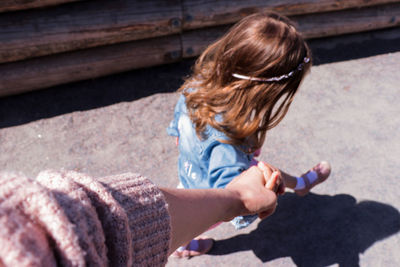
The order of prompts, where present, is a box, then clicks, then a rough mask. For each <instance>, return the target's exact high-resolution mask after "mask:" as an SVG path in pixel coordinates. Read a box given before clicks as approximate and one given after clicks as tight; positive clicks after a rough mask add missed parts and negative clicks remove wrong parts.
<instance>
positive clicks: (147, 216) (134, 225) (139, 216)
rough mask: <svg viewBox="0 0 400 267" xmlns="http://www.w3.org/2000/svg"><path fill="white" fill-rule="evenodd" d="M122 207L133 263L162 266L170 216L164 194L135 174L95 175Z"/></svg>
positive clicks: (166, 256)
mask: <svg viewBox="0 0 400 267" xmlns="http://www.w3.org/2000/svg"><path fill="white" fill-rule="evenodd" d="M98 181H100V182H101V183H102V184H103V185H104V186H105V187H106V188H107V189H108V190H109V191H110V192H111V194H112V195H113V197H114V198H115V199H116V200H117V201H118V203H119V204H120V205H121V206H122V207H123V209H124V210H125V212H126V214H127V216H128V222H129V228H130V232H131V237H132V249H133V254H132V257H133V264H134V266H164V265H165V264H166V263H167V259H168V249H169V243H170V238H171V237H170V234H171V226H170V217H169V213H168V209H167V204H166V201H165V199H164V195H163V194H162V193H161V191H160V190H159V189H158V188H157V187H156V186H155V185H154V184H153V183H151V182H150V181H149V180H148V179H146V178H144V177H143V176H140V175H138V174H132V173H125V174H121V175H116V176H111V177H104V178H101V179H98Z"/></svg>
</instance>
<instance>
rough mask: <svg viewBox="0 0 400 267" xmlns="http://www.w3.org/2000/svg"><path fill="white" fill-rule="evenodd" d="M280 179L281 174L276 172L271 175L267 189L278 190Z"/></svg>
mask: <svg viewBox="0 0 400 267" xmlns="http://www.w3.org/2000/svg"><path fill="white" fill-rule="evenodd" d="M264 176H265V172H264ZM278 178H279V173H278V172H276V171H275V172H273V173H272V174H271V177H270V178H269V180H268V181H267V184H266V185H265V187H266V188H268V189H269V190H272V191H274V190H275V189H276V183H277V181H278Z"/></svg>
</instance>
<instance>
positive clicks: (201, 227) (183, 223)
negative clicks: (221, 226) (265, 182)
mask: <svg viewBox="0 0 400 267" xmlns="http://www.w3.org/2000/svg"><path fill="white" fill-rule="evenodd" d="M161 191H162V192H163V193H164V196H165V199H166V201H167V203H168V211H169V213H170V217H171V231H172V233H171V245H170V249H169V253H170V254H171V253H172V252H173V251H175V249H177V248H178V247H179V246H180V245H182V244H184V243H186V242H189V241H190V240H191V239H193V238H194V237H196V236H197V235H199V234H201V233H203V232H204V231H206V230H207V229H208V228H209V227H211V226H212V225H214V224H216V223H218V222H220V221H229V220H230V219H232V218H233V217H235V216H236V215H237V214H239V213H240V210H241V209H242V207H241V206H242V202H241V200H240V197H239V195H238V194H236V193H234V192H233V191H230V190H226V189H170V188H161Z"/></svg>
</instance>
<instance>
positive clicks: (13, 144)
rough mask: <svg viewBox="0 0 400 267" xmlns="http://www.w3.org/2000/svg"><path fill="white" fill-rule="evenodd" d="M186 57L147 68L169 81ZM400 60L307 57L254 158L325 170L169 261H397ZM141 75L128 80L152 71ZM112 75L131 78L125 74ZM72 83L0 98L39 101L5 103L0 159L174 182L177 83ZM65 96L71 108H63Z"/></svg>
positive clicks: (34, 167)
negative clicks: (207, 246)
mask: <svg viewBox="0 0 400 267" xmlns="http://www.w3.org/2000/svg"><path fill="white" fill-rule="evenodd" d="M399 50H400V49H399ZM190 64H191V62H189V63H188V62H186V63H181V64H178V65H171V66H164V67H161V70H162V71H161V72H160V71H158V72H152V70H143V71H142V72H150V77H152V76H154V77H152V79H158V80H159V81H160V80H161V81H164V82H165V84H162V85H160V86H164V87H167V88H171V87H175V88H176V87H177V86H176V85H177V84H178V86H179V83H180V77H181V76H183V75H184V74H185V72H186V71H187V68H188V66H189V65H190ZM171 68H175V69H171ZM399 70H400V52H395V53H386V54H383V55H377V56H372V57H364V58H360V59H354V60H346V61H339V62H334V63H329V64H322V65H318V66H314V67H313V68H312V71H311V73H310V75H308V76H307V78H306V80H305V81H304V83H303V84H302V86H301V89H300V92H299V94H298V95H297V96H296V99H295V101H294V103H293V105H292V106H291V109H290V111H289V113H288V115H287V117H286V118H285V119H284V120H283V122H282V123H281V124H280V125H279V126H278V127H276V128H274V129H272V130H271V131H270V132H269V134H268V136H267V141H266V144H265V145H264V147H263V150H262V154H261V156H260V158H261V159H262V160H264V161H267V162H270V163H272V164H274V165H276V166H278V167H280V168H281V169H283V170H285V171H286V172H289V173H291V174H295V175H298V174H301V173H302V172H304V171H306V170H307V169H308V168H310V167H312V166H313V165H314V164H315V163H317V162H318V161H320V160H322V159H324V160H328V161H330V162H331V164H332V168H333V172H332V175H331V177H330V179H329V180H328V181H327V182H325V183H324V184H322V185H320V186H318V187H316V188H315V190H313V193H311V194H310V195H308V196H306V197H303V198H300V197H297V196H295V195H294V194H293V193H291V192H288V193H287V194H285V195H284V196H282V197H281V198H280V199H279V205H278V209H277V211H276V213H275V214H274V215H272V216H271V217H269V218H268V219H266V220H264V221H262V222H260V221H257V222H256V223H254V224H253V225H251V226H250V227H249V228H247V229H243V230H240V231H236V230H234V229H233V227H232V226H231V225H229V224H228V223H226V224H223V225H221V226H219V227H218V228H216V229H214V230H212V231H210V232H208V233H207V235H209V236H212V237H214V238H215V239H216V243H215V247H214V249H213V250H212V251H211V252H210V255H205V256H201V257H197V258H193V259H189V260H176V259H170V261H169V263H168V266H374V267H375V266H389V267H391V266H393V267H395V266H400V254H399V253H398V252H399V251H400V213H399V210H400V194H399V192H398V189H399V181H398V179H399V178H400V177H399V171H398V168H399V166H400V116H399V113H400V104H399V103H400V71H399ZM142 74H143V73H142ZM127 75H129V74H127ZM136 75H138V76H139V78H138V79H137V80H134V81H135V82H138V81H141V79H140V76H142V78H145V77H149V74H146V75H147V76H146V75H141V72H140V71H139V74H137V72H136ZM116 77H117V80H118V77H119V78H121V80H118V82H119V83H126V84H123V85H125V86H126V87H127V88H129V90H135V86H136V85H137V84H136V83H135V82H134V83H132V79H128V80H127V81H126V82H124V81H122V79H123V77H124V76H116ZM142 80H143V79H142ZM171 80H172V81H171ZM141 82H143V83H144V85H146V82H149V83H151V80H146V81H141ZM168 82H171V84H168ZM90 83H91V82H90V81H87V82H86V86H88V85H90ZM105 83H107V81H105ZM108 83H109V84H108V86H110V87H112V86H113V83H112V82H109V81H108ZM74 86H75V87H78V88H79V85H68V86H64V87H63V89H64V90H68V88H69V87H74ZM138 86H139V85H138ZM141 86H143V85H141ZM60 90H61V89H60ZM71 90H72V89H71ZM149 90H151V88H149ZM52 92H53V91H52ZM78 92H79V91H78ZM78 92H76V91H75V94H73V95H64V98H63V99H62V100H60V98H58V96H56V95H57V93H56V92H53V93H50V94H54V96H53V97H51V98H46V97H45V96H43V98H35V100H32V101H35V102H29V100H27V99H33V98H32V95H31V96H29V95H28V96H20V97H14V98H9V99H3V100H1V99H0V103H1V104H3V105H8V107H9V110H13V108H15V106H17V107H18V105H20V109H21V114H24V113H23V107H24V105H26V106H30V105H31V106H32V107H35V108H31V109H30V111H29V114H25V115H21V117H18V114H17V113H12V112H10V113H7V114H6V113H3V115H1V114H0V118H1V120H2V122H1V127H2V128H0V169H1V170H14V171H15V170H17V171H21V172H24V173H25V174H27V175H30V176H35V175H37V173H38V172H39V171H40V170H44V169H48V168H52V169H60V168H68V169H73V170H77V171H81V172H85V173H88V174H91V175H93V176H104V175H109V174H115V173H121V172H127V171H131V172H132V171H133V172H139V173H142V174H144V175H146V176H148V177H150V178H151V179H152V180H153V181H154V182H155V183H157V184H159V185H162V186H175V185H176V184H177V175H176V172H177V170H176V169H177V168H176V162H177V156H178V154H177V150H176V148H175V146H174V141H173V139H172V138H171V137H168V136H167V135H166V132H165V128H166V127H167V125H168V123H169V121H170V119H171V118H172V113H173V106H174V104H175V101H176V100H177V94H176V93H173V92H172V90H169V89H168V90H161V91H157V90H155V91H151V93H149V94H145V95H143V96H141V95H139V96H135V97H131V95H129V96H127V97H121V98H115V99H112V100H110V99H104V98H99V99H95V100H96V102H97V103H98V102H102V103H103V104H100V105H94V106H84V105H82V106H80V105H79V103H81V102H82V101H85V100H84V99H81V96H80V95H79V93H78ZM112 92H113V91H111V93H108V95H106V96H108V97H109V98H112V97H113V94H112ZM35 94H36V95H40V94H41V93H40V92H37V93H35ZM48 94H49V93H48ZM116 94H117V93H116ZM99 95H100V94H99ZM99 95H97V94H96V96H99ZM92 96H93V95H92ZM21 98H23V99H25V101H23V103H20V102H18V99H21ZM41 100H43V101H45V102H46V103H42V102H41ZM18 103H19V104H18ZM65 103H69V106H73V108H71V111H68V109H67V110H65V109H62V108H61V106H62V105H63V104H65ZM75 104H76V106H74V105H75ZM36 105H37V106H36ZM79 109H81V111H79ZM35 112H37V113H41V114H43V113H46V112H47V113H48V114H49V115H48V116H44V115H37V117H35V116H36V115H35ZM10 117H12V118H11V119H10Z"/></svg>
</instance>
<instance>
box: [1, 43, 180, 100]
mask: <svg viewBox="0 0 400 267" xmlns="http://www.w3.org/2000/svg"><path fill="white" fill-rule="evenodd" d="M178 47H179V48H180V37H179V36H178V35H171V36H165V37H159V38H154V39H146V40H140V41H135V42H128V43H122V44H115V45H110V46H104V47H97V48H92V49H87V50H81V51H74V52H69V53H63V54H56V55H50V56H46V57H40V58H34V59H30V60H24V61H20V62H12V63H7V64H0V97H1V96H5V95H13V94H18V93H23V92H28V91H32V90H36V89H41V88H46V87H50V86H54V85H58V84H63V83H68V82H74V81H80V80H85V79H91V78H96V77H101V76H105V75H109V74H114V73H118V72H123V71H128V70H132V69H138V68H145V67H150V66H154V65H161V64H166V63H171V62H176V61H178V60H180V59H181V54H180V53H181V51H180V49H178V50H177V48H178Z"/></svg>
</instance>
